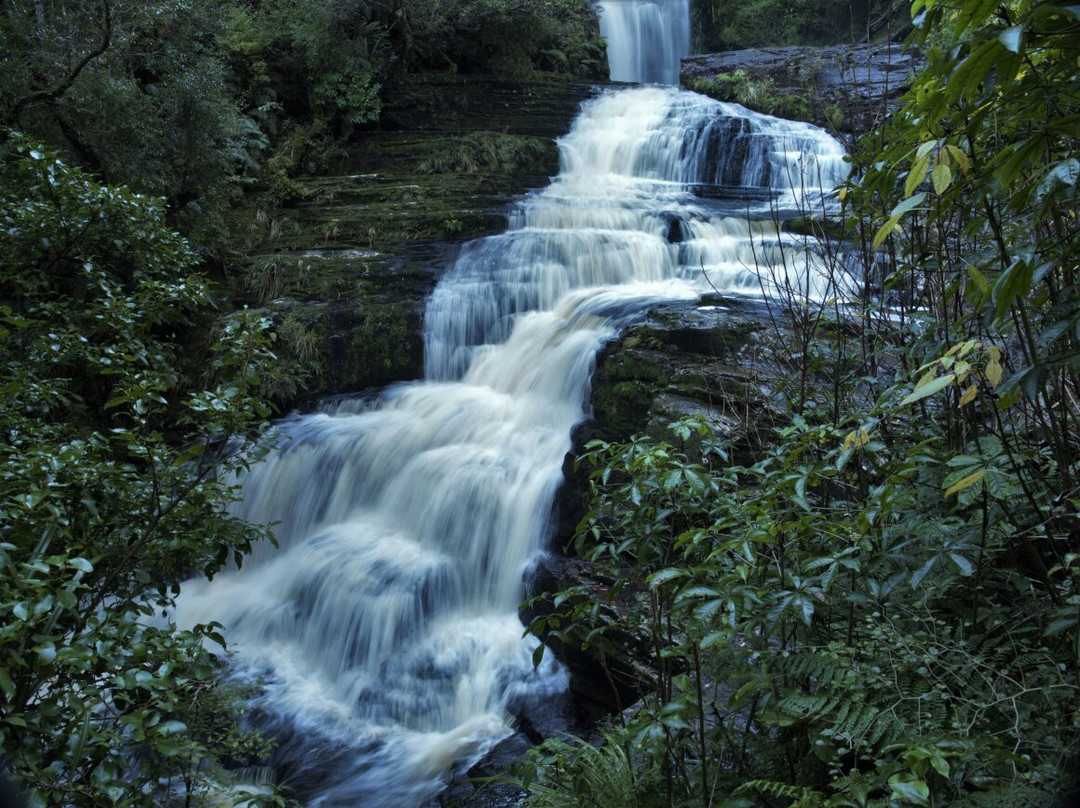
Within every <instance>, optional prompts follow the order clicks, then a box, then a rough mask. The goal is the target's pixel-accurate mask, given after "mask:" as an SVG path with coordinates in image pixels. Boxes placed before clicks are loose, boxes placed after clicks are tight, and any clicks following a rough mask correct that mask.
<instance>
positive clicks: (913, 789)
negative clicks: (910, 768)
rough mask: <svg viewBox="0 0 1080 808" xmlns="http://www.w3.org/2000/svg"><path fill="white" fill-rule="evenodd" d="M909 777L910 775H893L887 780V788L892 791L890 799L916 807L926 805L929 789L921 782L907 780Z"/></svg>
mask: <svg viewBox="0 0 1080 808" xmlns="http://www.w3.org/2000/svg"><path fill="white" fill-rule="evenodd" d="M910 777H911V775H908V774H894V775H893V776H892V777H890V778H889V788H891V789H892V795H891V799H899V800H903V801H905V802H913V803H915V804H916V805H928V804H929V799H930V787H929V786H928V785H926V783H925V782H923V781H922V780H914V779H907V778H910Z"/></svg>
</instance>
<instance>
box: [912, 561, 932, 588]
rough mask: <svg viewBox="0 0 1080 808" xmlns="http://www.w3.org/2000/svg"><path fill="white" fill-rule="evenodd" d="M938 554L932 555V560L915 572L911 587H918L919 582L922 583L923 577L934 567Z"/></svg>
mask: <svg viewBox="0 0 1080 808" xmlns="http://www.w3.org/2000/svg"><path fill="white" fill-rule="evenodd" d="M937 560H938V557H937V556H930V560H929V561H927V562H926V563H925V564H923V565H922V566H921V567H919V569H917V570H916V571H915V574H914V575H912V576H911V588H912V589H918V588H919V584H920V583H922V579H923V578H925V577H926V576H927V574H928V573H929V572H930V570H932V569H933V568H934V565H935V564H936V563H937Z"/></svg>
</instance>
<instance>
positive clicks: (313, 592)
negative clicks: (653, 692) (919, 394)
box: [177, 87, 844, 808]
mask: <svg viewBox="0 0 1080 808" xmlns="http://www.w3.org/2000/svg"><path fill="white" fill-rule="evenodd" d="M559 145H560V150H561V158H562V160H561V170H560V174H559V176H558V177H557V178H556V179H555V180H554V181H553V182H552V184H551V185H550V187H548V188H547V189H545V190H543V191H541V192H538V193H535V194H533V195H531V196H529V197H527V198H525V199H524V200H522V201H521V202H520V203H519V204H518V205H517V206H516V208H515V210H514V211H513V213H512V215H511V226H510V229H509V230H508V232H506V233H505V234H503V235H500V236H495V237H492V238H487V239H482V240H478V241H475V242H472V243H470V244H467V245H465V247H464V248H463V249H462V251H461V254H460V257H459V258H458V260H457V262H456V263H455V264H454V266H453V267H452V268H451V269H450V270H449V271H448V272H447V273H446V275H445V276H444V278H443V279H442V280H441V281H440V283H439V285H438V287H437V289H436V290H435V291H434V293H433V294H432V297H431V299H430V301H429V303H428V307H427V312H426V316H425V340H426V350H427V354H426V362H427V367H426V380H424V381H421V382H416V383H411V384H407V385H399V386H396V387H394V388H391V389H390V390H388V391H387V392H386V393H385V394H384V395H382V396H381V397H380V398H379V399H378V400H376V401H374V402H367V403H360V402H357V403H353V404H351V405H348V406H338V407H337V408H335V409H331V410H328V411H326V412H323V413H319V414H315V415H305V416H295V417H292V418H289V419H287V420H286V421H285V422H284V423H282V424H281V432H282V434H283V438H282V441H281V443H280V447H279V449H278V450H277V451H275V452H274V453H273V454H271V456H270V457H269V458H267V459H266V460H265V461H263V462H261V463H260V464H258V465H257V466H256V467H254V468H253V469H252V470H251V472H250V474H249V475H248V477H247V478H246V479H245V481H244V491H245V500H244V502H243V504H242V507H241V508H240V509H239V511H238V512H239V513H240V514H241V515H242V516H244V517H247V518H249V519H252V520H254V521H259V522H276V523H278V524H277V526H276V528H275V532H276V535H277V537H278V540H279V543H280V547H279V548H278V549H276V550H275V549H272V548H262V549H261V550H260V551H259V552H257V553H256V554H255V555H254V556H253V557H252V558H251V559H250V560H249V561H248V562H246V563H245V565H244V567H243V569H242V570H240V571H236V572H230V573H227V574H222V575H219V576H218V577H217V578H215V579H214V580H213V581H212V582H205V581H201V582H190V583H188V584H187V585H185V587H184V592H183V594H182V597H181V599H180V603H179V606H178V614H177V618H178V622H180V623H181V624H191V623H194V622H205V621H210V620H217V621H220V622H221V623H223V624H224V625H225V628H226V634H227V637H228V640H229V643H230V646H231V648H232V649H233V650H234V651H235V654H236V665H237V667H238V670H239V672H240V675H242V676H260V677H262V678H263V682H264V684H265V691H266V698H265V703H264V710H265V712H266V714H267V723H268V726H270V727H271V728H272V729H273V730H274V731H275V732H277V733H279V734H280V735H281V736H282V737H283V738H284V739H285V740H284V744H283V747H282V749H281V751H280V752H279V754H278V758H277V760H276V761H275V763H276V765H277V766H278V768H279V771H280V772H281V773H282V777H283V779H284V780H285V782H286V783H288V784H289V785H292V786H294V787H296V788H299V789H300V790H301V793H302V795H303V797H304V798H305V799H306V800H307V801H308V803H309V804H310V805H317V806H360V807H363V808H374V807H380V808H381V807H383V806H385V807H386V808H390V806H393V807H394V808H416V807H417V806H422V805H426V804H428V803H429V802H430V800H431V799H432V797H433V796H434V795H436V794H438V793H439V791H440V790H441V789H442V788H443V787H444V784H445V782H446V778H447V776H448V774H449V773H450V772H451V771H452V770H453V769H454V768H455V767H459V768H461V767H467V766H468V765H469V764H470V762H471V761H473V760H475V759H477V758H478V757H479V756H480V755H482V754H484V752H485V751H486V750H488V749H489V748H490V747H491V746H492V745H494V744H495V743H497V742H498V741H499V740H500V739H501V738H503V737H506V736H507V735H508V734H509V733H510V732H511V725H512V717H511V714H512V712H513V710H514V709H515V706H516V705H518V704H520V703H521V702H522V701H523V700H525V699H527V698H528V699H532V698H537V697H542V696H543V695H544V694H545V693H557V692H561V691H562V690H564V689H565V687H566V685H567V678H566V674H565V672H564V671H563V669H562V668H561V667H560V666H559V665H558V664H557V663H555V662H554V661H553V660H552V658H551V655H546V656H545V661H544V662H543V664H542V665H541V666H540V668H539V669H538V670H533V666H532V661H531V659H532V651H533V649H534V647H535V644H536V643H535V640H533V639H531V638H523V637H522V633H523V629H522V626H521V624H520V622H519V621H518V617H517V607H518V603H519V600H520V598H521V593H522V576H523V574H525V572H526V570H527V569H528V567H529V565H530V563H532V562H533V561H534V559H535V558H536V556H537V554H538V553H541V552H543V551H544V549H545V546H546V543H547V540H548V538H549V530H550V522H551V510H552V503H553V498H554V494H555V491H556V488H557V486H558V485H559V483H560V481H561V467H562V463H563V459H564V456H565V454H566V452H567V451H569V450H570V431H571V428H572V427H573V425H574V423H575V422H576V421H578V420H579V419H581V418H582V417H583V416H585V415H586V409H587V405H586V401H587V394H588V388H589V378H590V374H591V371H592V368H593V362H594V357H595V355H596V352H597V350H598V348H599V347H600V346H601V345H602V344H603V343H604V341H605V340H608V339H610V338H611V337H613V336H614V335H615V334H616V333H617V332H618V330H619V329H620V328H621V327H622V326H624V325H625V324H626V323H627V322H629V321H631V320H632V319H633V318H634V317H636V316H638V315H639V314H640V313H641V312H642V311H644V310H645V308H647V306H648V305H649V304H650V303H653V302H656V301H660V300H665V299H693V298H696V297H697V296H698V295H699V294H700V293H701V292H702V291H705V290H709V289H710V287H715V288H718V289H720V290H723V291H727V292H730V293H733V294H752V295H758V294H760V293H761V292H762V291H763V290H764V291H766V292H767V291H768V290H769V288H770V287H771V286H772V285H773V284H776V283H793V284H797V285H798V288H802V289H805V290H807V291H808V292H809V294H810V296H811V297H818V298H822V297H825V296H828V295H830V294H832V290H830V288H829V287H828V285H827V283H826V282H825V281H824V280H823V276H820V275H819V273H818V272H817V262H818V259H817V258H816V257H815V256H814V254H813V252H812V251H808V250H804V249H801V247H802V246H803V245H802V244H799V243H795V242H793V241H791V240H790V239H789V238H788V237H787V236H783V235H781V234H780V233H779V232H778V231H777V228H776V227H775V226H774V225H772V224H771V223H768V222H766V221H756V222H753V223H751V222H748V221H747V219H746V218H744V217H741V216H738V215H735V214H734V213H732V212H731V211H729V212H726V213H725V212H724V207H723V206H722V205H721V204H720V203H718V202H715V201H707V200H703V199H701V198H699V197H697V196H695V195H694V193H693V192H692V190H693V188H695V187H697V186H702V185H707V186H741V187H750V188H757V189H758V190H759V191H760V193H759V194H758V195H757V197H755V198H758V197H761V199H760V201H758V202H755V203H754V204H755V205H757V206H758V208H759V212H762V213H767V212H768V209H769V207H770V205H773V206H775V205H777V204H780V205H791V204H794V203H795V202H798V201H806V200H809V199H812V198H814V197H815V196H816V195H817V194H820V192H821V188H827V187H830V186H831V185H832V184H833V183H834V182H835V181H837V180H838V179H839V178H840V177H841V176H842V173H843V171H844V166H843V163H842V162H841V159H840V158H841V151H840V147H839V146H838V144H836V143H835V142H834V141H833V140H832V139H831V138H829V137H828V136H826V135H825V134H824V133H822V132H820V131H819V130H815V129H813V128H812V127H809V126H806V125H802V124H792V123H787V122H781V121H777V120H775V119H770V118H765V117H762V116H758V115H753V114H751V113H748V112H746V111H745V110H743V109H741V108H739V107H735V106H731V105H722V104H718V103H716V102H714V101H711V100H708V99H705V98H702V97H700V96H697V95H694V94H691V93H687V92H683V91H680V90H677V89H674V88H663V87H644V88H634V89H628V90H621V91H618V92H610V93H605V94H603V95H600V96H599V97H597V98H595V99H594V100H592V101H590V102H588V103H586V104H585V105H584V107H583V109H582V112H581V114H580V116H579V118H578V120H577V121H576V122H575V124H574V127H573V130H572V131H571V132H570V133H569V134H568V135H567V136H566V137H564V138H563V139H562V140H561V141H560V144H559ZM732 153H738V154H739V155H741V156H742V157H743V158H744V159H742V160H740V161H736V160H734V159H729V158H730V156H731V155H732ZM767 190H768V191H769V192H770V193H771V196H769V198H770V199H771V200H772V201H771V202H767V201H764V200H765V196H766V195H767V194H766V191H767ZM728 207H729V208H735V209H741V210H743V211H746V210H747V204H746V202H745V201H741V202H737V203H733V204H732V205H729V206H728ZM703 270H704V272H703ZM706 274H707V276H708V281H706V279H705V275H706Z"/></svg>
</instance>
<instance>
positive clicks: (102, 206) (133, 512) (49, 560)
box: [0, 136, 275, 805]
mask: <svg viewBox="0 0 1080 808" xmlns="http://www.w3.org/2000/svg"><path fill="white" fill-rule="evenodd" d="M0 148H2V152H0V158H2V160H0V210H2V213H0V220H2V229H3V233H4V238H3V241H2V242H0V389H2V390H3V401H4V404H3V418H4V440H3V442H2V444H0V523H2V524H3V526H4V531H3V538H2V543H0V564H2V566H3V568H4V574H3V576H2V577H0V636H2V641H0V692H2V694H3V699H2V701H0V744H2V748H3V751H4V755H5V757H6V758H7V763H8V764H9V765H10V766H11V767H12V769H13V770H14V772H15V774H16V775H17V776H18V778H19V780H20V781H21V783H22V785H23V787H25V788H26V789H28V797H29V799H30V802H31V803H32V804H34V805H72V804H78V805H158V804H162V803H167V802H168V801H169V800H170V799H176V800H182V799H193V798H195V797H197V796H199V795H202V794H205V793H207V792H208V791H210V790H213V789H217V790H221V789H224V788H226V787H227V785H228V782H229V780H228V777H227V775H226V772H225V767H226V766H229V767H236V766H242V765H250V764H251V762H252V761H253V760H258V759H259V757H260V756H261V755H262V754H265V743H264V742H263V741H262V740H261V739H260V738H259V737H258V736H257V735H254V734H252V733H248V732H244V731H241V730H239V729H237V723H236V722H237V720H238V719H239V716H240V713H241V712H242V708H241V706H240V702H239V701H238V700H237V699H236V697H235V694H232V695H230V693H229V691H228V690H227V689H222V688H221V687H219V686H218V684H217V676H218V672H219V665H220V663H219V659H218V656H217V655H215V653H214V651H213V649H214V646H215V645H217V646H220V645H221V638H220V636H219V635H218V634H217V633H216V631H215V628H214V627H213V626H197V627H195V628H193V629H191V630H187V631H178V630H176V629H175V628H173V627H172V626H170V625H169V624H168V622H167V620H165V619H163V613H162V610H165V609H167V608H168V607H169V605H170V604H171V602H172V598H173V596H174V595H175V594H176V591H177V587H178V584H179V582H180V581H181V580H182V579H184V578H187V577H189V576H191V575H193V574H202V575H213V574H214V572H215V571H217V570H218V569H220V568H221V567H222V566H223V565H224V564H226V563H227V562H229V561H230V560H231V561H235V562H236V563H239V561H240V558H241V556H242V554H243V553H244V552H246V550H247V549H248V548H249V547H250V546H251V545H252V544H253V543H254V542H256V541H259V540H262V539H263V538H264V535H263V532H262V531H261V530H259V529H256V528H254V527H252V526H250V525H247V524H245V523H242V522H240V521H238V520H236V519H233V518H232V517H230V516H229V515H228V514H227V513H226V511H225V506H226V505H227V504H228V503H229V502H230V501H231V499H232V498H233V488H232V485H231V484H230V483H229V479H230V475H231V474H232V473H233V472H235V471H237V470H239V469H241V468H243V467H244V465H245V464H246V463H247V462H249V460H250V457H249V456H247V455H245V454H244V453H243V452H242V451H241V450H240V449H239V448H238V447H239V446H240V444H239V443H238V441H244V440H249V439H251V438H254V437H257V436H258V435H259V434H260V433H261V432H262V431H263V430H264V429H265V427H266V419H267V417H268V416H269V415H270V409H269V406H268V405H267V403H266V402H265V396H264V395H263V393H264V389H265V386H266V384H267V383H268V382H270V381H272V380H273V378H274V375H275V372H274V369H273V367H274V366H273V360H274V357H273V354H272V353H271V352H270V345H271V340H272V334H271V333H270V332H269V330H268V323H267V321H266V320H264V319H263V318H260V317H257V316H254V315H252V314H251V313H249V312H241V313H238V314H236V315H234V316H231V317H229V318H227V319H225V320H224V321H221V322H219V323H217V324H216V325H215V324H213V320H211V319H209V318H208V310H209V308H210V303H211V299H210V297H209V292H208V287H207V285H206V283H205V281H204V280H202V279H201V278H200V277H199V276H198V275H196V274H194V273H193V272H192V265H193V262H194V260H195V256H194V254H193V253H192V251H191V250H190V248H189V247H188V245H187V244H186V242H184V240H183V239H181V238H180V237H179V236H177V235H176V234H175V233H173V232H172V231H170V230H169V229H168V228H167V227H166V226H165V224H164V221H163V216H162V211H161V208H160V205H159V204H158V203H156V202H155V201H153V200H150V199H148V198H146V197H140V196H137V195H135V194H132V193H131V192H130V191H128V190H126V189H124V188H121V187H110V186H104V185H101V184H99V183H97V182H95V181H94V180H92V179H91V178H90V177H88V176H87V175H86V174H85V173H83V172H82V171H80V170H78V169H75V168H72V167H71V166H69V165H67V164H66V163H64V162H63V161H62V160H60V159H59V158H58V157H57V156H56V155H55V154H52V153H49V152H48V151H46V150H44V149H43V148H40V147H37V146H35V145H33V144H31V143H30V142H29V141H27V140H25V139H23V138H21V137H17V136H9V137H8V138H7V139H6V140H5V141H4V142H3V144H2V146H0ZM200 332H202V333H207V334H209V333H213V334H214V336H213V337H210V338H208V339H206V340H205V342H204V344H202V345H201V346H199V340H198V339H196V338H195V336H194V335H195V334H197V333H200ZM193 346H199V347H198V348H197V349H196V348H193ZM220 650H221V649H220V648H218V652H217V653H218V654H220ZM226 726H232V727H233V730H232V731H231V732H225V731H223V729H222V728H223V727H226ZM200 728H202V729H200Z"/></svg>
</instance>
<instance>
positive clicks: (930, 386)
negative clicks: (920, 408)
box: [900, 373, 956, 407]
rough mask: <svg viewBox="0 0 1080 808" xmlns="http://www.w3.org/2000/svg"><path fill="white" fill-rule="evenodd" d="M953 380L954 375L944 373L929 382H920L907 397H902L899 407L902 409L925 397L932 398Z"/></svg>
mask: <svg viewBox="0 0 1080 808" xmlns="http://www.w3.org/2000/svg"><path fill="white" fill-rule="evenodd" d="M955 378H956V374H953V373H946V374H945V375H944V376H938V377H937V378H935V379H932V380H931V381H929V382H926V383H923V382H920V383H919V385H918V386H916V388H915V389H914V390H912V391H911V392H910V393H909V394H908V395H907V396H905V397H904V399H903V401H901V402H900V406H901V407H903V406H906V405H908V404H913V403H914V402H916V401H919V400H920V399H924V398H926V397H927V396H932V395H934V393H937V392H939V391H941V390H944V389H945V388H946V387H948V386H949V385H950V384H952V383H953V381H954V380H955Z"/></svg>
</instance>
